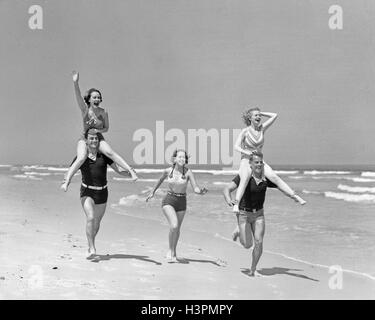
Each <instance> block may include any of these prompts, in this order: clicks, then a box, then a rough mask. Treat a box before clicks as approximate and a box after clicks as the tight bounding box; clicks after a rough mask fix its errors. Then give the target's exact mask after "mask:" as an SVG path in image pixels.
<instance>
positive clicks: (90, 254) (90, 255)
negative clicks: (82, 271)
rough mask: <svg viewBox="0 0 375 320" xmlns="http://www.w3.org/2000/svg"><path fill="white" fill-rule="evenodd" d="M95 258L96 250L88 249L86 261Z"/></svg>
mask: <svg viewBox="0 0 375 320" xmlns="http://www.w3.org/2000/svg"><path fill="white" fill-rule="evenodd" d="M95 256H96V250H95V249H89V250H88V251H87V255H86V259H87V260H91V259H94V258H95Z"/></svg>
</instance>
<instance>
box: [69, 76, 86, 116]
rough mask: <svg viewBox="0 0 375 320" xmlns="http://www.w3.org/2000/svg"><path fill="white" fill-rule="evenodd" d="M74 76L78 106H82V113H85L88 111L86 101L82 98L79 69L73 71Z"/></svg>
mask: <svg viewBox="0 0 375 320" xmlns="http://www.w3.org/2000/svg"><path fill="white" fill-rule="evenodd" d="M72 76H73V84H74V93H75V95H76V100H77V103H78V107H79V108H80V110H81V112H82V114H85V113H86V112H87V105H86V103H85V100H83V98H82V94H81V90H80V88H79V84H78V81H79V73H78V72H77V71H73V72H72Z"/></svg>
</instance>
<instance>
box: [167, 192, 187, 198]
mask: <svg viewBox="0 0 375 320" xmlns="http://www.w3.org/2000/svg"><path fill="white" fill-rule="evenodd" d="M167 193H168V194H170V195H171V196H176V197H186V193H176V192H172V191H168V192H167Z"/></svg>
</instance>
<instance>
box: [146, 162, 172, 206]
mask: <svg viewBox="0 0 375 320" xmlns="http://www.w3.org/2000/svg"><path fill="white" fill-rule="evenodd" d="M168 174H169V171H168V169H165V170H164V171H163V174H162V175H161V177H160V179H159V181H158V182H157V184H156V186H155V187H154V188H153V189H152V190H151V191H150V193H149V194H148V196H147V198H146V201H148V200H150V199H151V198H152V197H153V196H154V195H155V192H156V190H158V188H159V187H160V186H161V184H162V183H163V181H164V180H165V178H166V177H167V176H168Z"/></svg>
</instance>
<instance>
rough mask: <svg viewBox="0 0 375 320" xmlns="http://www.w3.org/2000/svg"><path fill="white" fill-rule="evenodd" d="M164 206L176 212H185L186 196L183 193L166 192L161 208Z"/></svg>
mask: <svg viewBox="0 0 375 320" xmlns="http://www.w3.org/2000/svg"><path fill="white" fill-rule="evenodd" d="M165 205H170V206H172V207H173V208H174V209H175V210H176V212H177V211H185V210H186V194H185V193H174V192H170V191H168V193H167V194H166V195H165V197H164V199H163V201H162V203H161V206H162V207H164V206H165Z"/></svg>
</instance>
